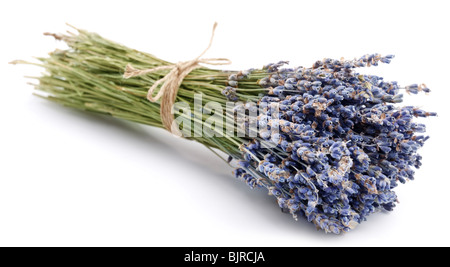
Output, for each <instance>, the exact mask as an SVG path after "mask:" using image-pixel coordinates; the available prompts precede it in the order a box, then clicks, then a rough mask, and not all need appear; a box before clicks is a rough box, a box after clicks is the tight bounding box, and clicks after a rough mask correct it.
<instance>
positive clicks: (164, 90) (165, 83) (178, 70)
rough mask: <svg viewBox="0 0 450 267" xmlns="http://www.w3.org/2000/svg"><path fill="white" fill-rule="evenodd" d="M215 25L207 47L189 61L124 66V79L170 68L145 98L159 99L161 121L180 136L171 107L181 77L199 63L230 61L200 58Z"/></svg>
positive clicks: (181, 80)
mask: <svg viewBox="0 0 450 267" xmlns="http://www.w3.org/2000/svg"><path fill="white" fill-rule="evenodd" d="M216 27H217V22H215V23H214V26H213V30H212V35H211V39H210V41H209V45H208V47H207V48H206V49H205V50H204V51H203V52H202V53H201V54H200V55H199V56H198V57H196V58H195V59H193V60H189V61H182V62H178V63H176V64H171V65H166V66H160V67H155V68H151V69H145V70H138V69H135V68H133V67H132V66H131V65H130V64H128V65H127V66H126V68H125V73H124V74H123V77H124V78H125V79H128V78H132V77H136V76H141V75H144V74H148V73H152V72H156V71H160V70H170V71H169V73H167V74H166V75H165V76H164V77H163V78H161V79H159V80H157V81H156V82H155V83H154V84H153V85H152V86H151V87H150V89H149V90H148V93H147V99H148V100H149V101H150V102H156V101H158V100H159V99H161V103H160V116H161V122H162V124H163V126H164V128H166V129H167V130H168V131H169V132H171V133H172V134H175V135H177V136H181V133H180V131H179V130H178V126H177V125H173V122H174V116H173V113H172V107H173V105H174V103H175V99H176V97H177V93H178V89H179V88H180V85H181V83H182V82H183V79H184V78H185V77H186V76H187V75H188V74H189V73H190V72H191V71H193V70H194V69H197V68H201V67H202V66H201V65H200V63H203V64H208V65H228V64H231V61H230V60H229V59H226V58H201V57H202V56H203V55H204V54H205V53H206V51H208V50H209V48H210V47H211V44H212V41H213V39H214V32H215V30H216ZM160 84H162V85H161V88H160V89H159V92H158V93H157V94H156V96H153V92H154V91H155V89H156V88H158V86H159V85H160Z"/></svg>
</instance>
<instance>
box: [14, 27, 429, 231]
mask: <svg viewBox="0 0 450 267" xmlns="http://www.w3.org/2000/svg"><path fill="white" fill-rule="evenodd" d="M77 31H78V33H77V34H72V33H69V34H68V35H55V34H52V35H53V36H54V37H55V38H57V39H59V40H62V41H64V42H66V43H67V44H68V46H69V49H67V50H57V51H55V52H53V53H51V54H50V55H49V57H47V58H39V60H40V63H28V62H23V61H16V62H14V63H27V64H34V65H37V66H40V67H43V68H44V69H45V70H46V74H44V75H43V76H41V77H36V78H35V79H37V80H38V81H39V83H38V84H36V85H35V89H36V90H38V91H40V92H43V94H40V95H41V96H43V97H45V98H46V99H49V100H52V101H55V102H58V103H61V104H63V105H65V106H69V107H73V108H77V109H82V110H86V111H92V112H97V113H102V114H108V115H112V116H115V117H118V118H122V119H126V120H130V121H134V122H138V123H143V124H147V125H151V126H156V127H165V128H167V126H163V123H162V121H161V114H160V102H158V101H157V102H150V101H148V100H147V99H146V97H147V93H148V88H149V87H151V86H152V85H154V84H155V83H156V82H157V81H159V80H161V79H164V77H165V75H166V74H167V73H168V72H169V71H171V70H173V68H170V67H165V66H172V64H171V63H169V62H166V61H163V60H161V59H158V58H157V57H155V56H153V55H150V54H147V53H143V52H140V51H137V50H133V49H130V48H128V47H126V46H123V45H120V44H117V43H115V42H112V41H109V40H107V39H104V38H102V37H101V36H99V35H98V34H95V33H89V32H87V31H83V30H77ZM392 58H393V56H390V55H389V56H384V57H383V56H381V55H379V54H373V55H365V56H363V57H361V58H359V59H354V60H343V59H341V60H333V59H328V58H327V59H324V60H320V61H317V62H315V63H314V64H313V66H312V67H311V68H304V67H298V68H282V66H283V65H284V64H286V63H287V62H284V61H281V62H278V63H276V64H268V65H266V66H264V67H263V68H262V69H251V70H247V71H221V70H214V69H210V68H206V67H196V68H193V69H192V70H189V73H188V74H187V76H185V77H184V79H182V81H181V80H180V82H181V84H180V85H179V88H177V90H178V92H177V94H176V96H174V97H175V99H174V102H175V105H174V109H175V115H176V119H175V122H176V124H175V126H177V127H181V126H182V127H181V129H179V130H180V131H181V133H182V134H183V136H184V137H185V138H186V139H192V140H195V141H197V142H199V143H202V144H204V145H205V146H207V147H208V148H213V149H219V150H221V151H223V152H225V153H226V154H228V155H229V156H230V158H229V161H233V162H236V163H237V164H238V165H239V167H238V168H236V170H235V171H234V174H235V176H236V177H238V178H240V179H242V180H244V181H245V182H246V183H247V184H248V185H250V186H251V187H252V188H254V187H263V188H266V189H267V190H268V192H269V194H271V195H274V196H275V197H276V199H277V201H278V204H279V205H280V207H281V208H282V209H284V210H287V211H289V212H290V213H291V214H292V215H293V216H294V217H295V218H297V215H298V214H301V215H304V216H305V217H306V218H307V220H308V221H310V222H312V223H314V224H315V225H316V226H317V227H318V228H320V229H323V230H325V231H326V232H332V233H336V234H338V233H341V232H343V231H348V230H350V229H352V228H354V227H355V226H356V225H357V224H358V223H360V222H361V221H363V220H365V219H366V217H367V216H368V215H369V214H371V213H373V212H375V211H377V210H392V208H393V207H394V206H395V203H396V201H397V196H396V194H395V192H394V191H393V189H394V188H395V187H396V186H397V184H398V182H401V183H404V182H405V181H406V180H411V179H413V178H414V170H413V167H415V168H418V167H419V166H420V165H421V163H420V160H421V157H420V155H418V154H417V150H418V148H420V147H421V146H422V145H423V144H424V142H425V141H426V140H427V139H428V137H426V136H424V135H422V134H421V133H423V132H424V131H425V125H423V124H420V123H416V122H414V121H413V118H414V117H428V116H435V115H436V113H433V112H426V111H424V110H421V109H419V108H416V107H412V106H405V107H400V106H398V105H396V103H400V102H402V94H401V93H400V92H401V91H405V92H408V93H412V94H417V93H418V92H419V91H423V92H425V93H428V92H429V91H430V90H429V89H428V88H427V87H426V86H425V85H423V84H421V85H417V84H415V85H410V86H406V87H400V86H399V85H398V84H397V83H396V82H387V81H384V80H383V78H381V77H377V76H374V75H361V74H358V73H356V72H355V70H356V68H358V67H366V66H376V65H377V64H378V63H379V62H382V63H390V61H391V59H392ZM128 64H131V66H133V67H134V68H135V69H140V70H145V69H154V68H158V69H157V71H151V72H148V73H146V74H145V75H140V76H139V77H131V76H133V75H130V76H129V77H127V79H126V78H124V77H123V75H124V71H125V68H126V66H127V65H128ZM162 66H163V67H162ZM175 66H176V65H175ZM161 67H162V68H161ZM158 88H160V87H158ZM158 88H154V89H156V91H157V90H158ZM160 90H161V89H160ZM198 101H200V103H206V104H205V105H203V104H200V106H198V105H197V103H198Z"/></svg>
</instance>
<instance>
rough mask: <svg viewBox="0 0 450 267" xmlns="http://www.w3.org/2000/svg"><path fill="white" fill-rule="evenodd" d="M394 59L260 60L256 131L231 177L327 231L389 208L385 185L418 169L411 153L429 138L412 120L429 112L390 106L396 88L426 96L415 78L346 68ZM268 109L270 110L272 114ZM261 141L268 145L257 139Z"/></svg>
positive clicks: (232, 91) (229, 92)
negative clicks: (303, 63) (394, 78)
mask: <svg viewBox="0 0 450 267" xmlns="http://www.w3.org/2000/svg"><path fill="white" fill-rule="evenodd" d="M393 57H394V56H392V55H388V56H384V57H383V56H381V55H379V54H372V55H365V56H363V57H361V58H359V59H355V60H350V61H345V60H333V59H328V58H326V59H324V60H321V61H317V62H315V63H314V64H313V66H312V67H311V68H304V67H298V68H295V69H288V68H282V66H283V65H285V64H286V63H287V62H285V61H280V62H278V63H276V64H268V65H266V66H265V67H264V69H265V70H267V76H266V77H264V78H262V79H260V80H259V81H258V84H259V85H260V86H261V87H263V88H266V89H267V93H266V94H265V95H263V96H261V97H259V98H258V99H257V100H258V101H257V105H258V107H259V108H260V111H261V112H260V114H259V116H258V124H259V126H264V127H263V128H264V129H263V130H259V132H258V136H257V137H256V138H254V139H253V140H251V141H250V142H248V143H247V144H245V145H243V146H241V151H242V156H243V158H244V159H245V160H244V161H240V162H239V168H237V169H236V170H235V172H234V174H235V176H236V177H238V178H240V179H242V180H244V181H245V182H246V183H247V184H248V185H249V186H250V187H251V188H255V187H264V188H266V189H267V190H268V192H269V194H270V195H273V196H274V197H275V198H276V199H277V203H278V205H279V206H280V207H281V208H282V209H283V210H286V211H289V212H290V213H291V214H292V215H293V216H294V217H295V218H297V216H298V214H301V215H304V216H305V217H306V218H307V220H308V221H310V222H312V223H314V224H315V225H316V226H317V228H318V229H323V230H325V231H326V232H332V233H335V234H339V233H341V232H345V231H349V230H350V229H353V228H354V227H355V226H356V225H358V224H359V223H361V222H362V221H364V220H366V218H367V216H368V215H370V214H371V213H374V212H376V211H379V210H387V211H390V210H392V209H393V208H394V207H395V203H396V202H397V196H396V194H395V192H394V191H393V189H394V188H395V187H396V186H397V185H398V183H399V182H400V183H405V182H406V181H407V180H412V179H414V170H413V167H414V168H419V167H420V165H421V162H420V160H421V156H420V155H419V154H417V150H418V149H419V148H420V147H422V145H423V144H424V142H425V141H426V140H427V139H428V137H427V136H424V135H421V133H423V132H425V125H423V124H420V123H415V122H413V118H414V117H428V116H436V113H434V112H426V111H424V110H421V109H419V108H416V107H412V106H405V107H400V106H397V105H395V104H396V103H400V102H402V96H403V95H402V94H401V92H402V91H404V92H407V93H411V94H417V93H419V92H425V93H428V92H429V91H430V90H429V89H428V88H427V87H426V86H425V85H424V84H421V85H418V84H413V85H410V86H406V87H403V88H402V87H400V86H399V85H398V84H397V82H387V81H384V80H383V78H382V77H378V76H374V75H362V74H359V73H357V72H355V69H356V68H358V67H365V66H376V65H378V63H380V62H382V63H390V61H391V59H392V58H393ZM247 75H248V74H247ZM240 78H241V79H242V78H244V77H243V76H242V77H240ZM238 80H239V77H237V76H236V75H235V76H232V77H231V76H230V77H229V81H230V82H229V85H230V86H229V87H227V88H226V89H225V90H224V92H223V94H224V95H225V96H226V97H227V98H228V99H229V100H232V101H237V100H238V97H237V95H236V88H239V85H238ZM271 106H277V107H279V112H278V113H277V114H276V115H275V114H271V112H272V111H271V110H272V109H271V108H270V107H271ZM274 115H275V116H274ZM269 141H271V142H274V143H275V144H276V146H274V147H264V146H263V145H261V144H262V143H263V142H269Z"/></svg>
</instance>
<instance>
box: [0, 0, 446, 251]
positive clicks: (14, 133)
mask: <svg viewBox="0 0 450 267" xmlns="http://www.w3.org/2000/svg"><path fill="white" fill-rule="evenodd" d="M447 3H448V1H373V2H371V1H280V0H277V1H230V0H228V1H167V0H164V1H162V0H159V1H132V0H127V1H80V0H77V1H17V0H15V1H2V2H1V4H0V5H1V7H0V29H1V31H0V32H1V40H2V41H1V43H0V45H1V49H0V73H2V75H1V79H0V81H1V95H0V116H1V117H0V119H1V126H0V127H1V128H0V129H1V130H0V245H1V246H360V245H373V246H400V245H406V246H448V245H450V230H449V229H450V225H449V222H450V215H449V207H450V205H449V204H450V203H449V197H450V190H449V188H450V175H449V169H448V168H449V166H450V164H449V156H448V153H449V145H448V144H449V141H448V125H449V122H450V120H449V111H448V110H449V104H450V102H449V101H450V98H449V97H450V95H449V85H450V83H449V77H450V75H449V71H450V68H449V67H450V66H449V64H450V57H449V53H448V49H449V47H450V42H449V32H448V31H449V26H450V20H449V16H448V14H447V12H448V10H449V6H448V4H447ZM214 21H217V22H218V23H219V26H218V28H217V31H216V38H215V40H214V44H213V47H212V48H211V49H210V51H209V52H208V53H207V55H206V57H227V58H230V59H231V60H232V61H233V65H232V66H227V67H229V68H231V69H237V70H240V69H247V68H250V67H261V66H262V65H263V64H266V63H269V62H274V61H278V60H290V61H291V64H292V65H293V66H296V65H305V66H310V65H311V64H312V63H313V62H314V61H315V60H317V59H322V58H324V57H332V58H340V57H345V58H348V59H351V58H354V57H359V56H361V55H364V54H366V53H375V52H378V53H381V54H395V55H396V58H395V59H394V61H393V62H392V63H391V64H390V65H383V66H379V67H372V68H368V69H366V70H364V72H365V73H374V74H378V75H381V76H383V77H385V78H386V79H387V80H397V81H399V82H400V83H401V84H403V85H406V84H410V83H416V82H417V83H422V82H424V83H426V84H427V85H428V87H430V88H431V89H432V93H431V94H429V95H423V94H421V95H419V96H415V97H407V98H406V103H408V104H414V105H419V106H421V107H423V108H424V109H427V110H430V111H437V112H438V113H439V117H437V118H430V119H427V124H428V130H429V131H428V134H429V135H431V139H430V140H429V141H428V142H427V143H426V145H425V147H424V148H423V149H422V150H421V151H420V153H421V154H422V155H423V157H424V160H423V167H422V168H421V169H420V170H418V171H417V172H416V180H414V181H412V182H408V183H407V184H406V185H400V186H399V187H398V188H397V189H396V192H397V194H398V196H399V199H400V202H401V203H400V204H399V205H398V206H397V208H396V209H395V210H394V212H391V213H377V214H374V215H372V216H370V217H369V220H368V221H367V222H364V223H362V224H361V225H359V226H358V227H357V228H356V229H355V230H354V231H352V232H350V233H346V234H345V235H339V236H336V235H332V234H328V235H327V234H325V233H323V232H321V231H316V230H315V228H314V226H313V225H312V224H309V223H307V222H306V221H305V220H303V219H302V220H299V221H297V222H296V221H294V220H293V219H292V218H291V217H290V215H288V214H282V213H281V212H280V209H279V208H278V206H277V204H276V203H275V201H274V199H273V198H272V197H271V196H268V195H267V194H266V193H265V192H263V191H262V190H260V191H258V190H251V189H249V188H248V187H247V186H246V185H245V184H244V183H242V182H240V181H238V180H236V179H234V178H233V177H232V175H231V169H230V168H229V167H228V166H227V165H226V164H224V163H223V162H222V161H221V160H220V159H219V158H217V157H216V156H214V155H213V154H211V153H210V152H209V151H208V150H206V149H205V148H203V147H202V146H201V145H199V144H196V143H193V142H189V141H185V140H180V139H174V138H173V137H172V136H170V135H169V134H167V133H166V132H164V131H162V130H158V129H152V128H150V127H146V126H141V125H137V124H133V123H128V122H125V121H121V120H118V119H113V118H109V117H105V116H96V115H92V114H86V113H83V112H79V111H76V110H72V109H68V108H64V107H61V106H58V105H56V104H53V103H49V102H47V101H45V100H42V99H39V98H37V97H35V96H33V95H32V91H33V90H32V86H30V85H27V84H26V83H27V82H28V81H31V80H27V79H25V78H24V77H23V76H24V75H30V76H32V75H39V73H40V71H41V70H40V69H39V68H37V67H31V66H12V65H8V64H7V63H8V62H9V61H11V60H14V59H25V60H32V57H33V56H45V55H46V53H48V52H50V51H52V50H53V49H54V48H56V47H63V46H62V45H61V44H60V43H58V42H56V41H54V40H53V39H52V38H49V37H44V36H43V35H42V33H43V32H46V31H50V32H64V31H66V30H68V29H69V28H68V26H66V25H65V23H66V22H67V23H70V24H72V25H74V26H76V27H78V28H83V29H87V30H90V31H94V32H98V33H100V34H102V35H103V36H105V37H107V38H109V39H112V40H115V41H118V42H120V43H123V44H125V45H127V46H130V47H133V48H137V49H140V50H144V51H148V52H150V53H152V54H154V55H157V56H158V57H160V58H163V59H166V60H169V61H175V62H176V61H181V60H188V59H191V58H194V57H196V56H197V55H198V54H199V53H200V52H201V51H202V50H203V49H204V48H205V46H206V45H207V43H208V40H209V37H210V32H211V27H212V25H213V23H214Z"/></svg>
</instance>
